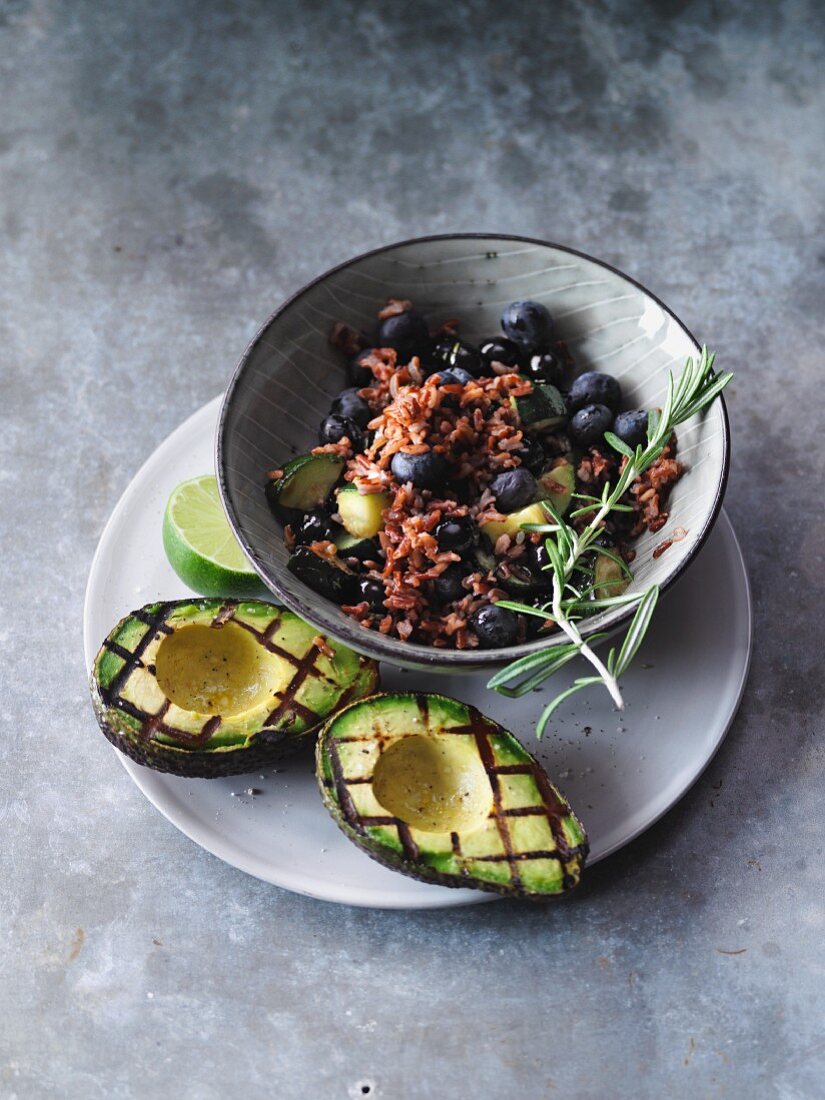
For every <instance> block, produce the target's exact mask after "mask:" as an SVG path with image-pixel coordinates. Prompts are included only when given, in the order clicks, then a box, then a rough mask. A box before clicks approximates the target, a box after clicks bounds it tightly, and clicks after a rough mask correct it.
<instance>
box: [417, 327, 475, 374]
mask: <svg viewBox="0 0 825 1100" xmlns="http://www.w3.org/2000/svg"><path fill="white" fill-rule="evenodd" d="M427 366H428V369H429V373H430V374H434V373H435V372H436V371H441V370H452V369H453V368H454V367H461V369H462V370H465V371H467V372H468V374H471V375H472V376H473V377H474V378H479V377H480V376H481V375H482V374H484V362H483V361H482V358H481V352H480V351H479V350H478V348H475V347H473V345H472V344H468V343H467V342H466V341H465V340H459V338H458V337H457V336H440V337H439V338H438V339H437V340H436V341H435V343H434V344H433V345H432V347H431V348H430V352H429V355H428V356H427Z"/></svg>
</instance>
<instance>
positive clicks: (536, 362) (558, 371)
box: [522, 351, 564, 386]
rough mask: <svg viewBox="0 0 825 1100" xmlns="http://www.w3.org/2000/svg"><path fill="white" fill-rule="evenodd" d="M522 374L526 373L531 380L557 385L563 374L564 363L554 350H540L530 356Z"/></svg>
mask: <svg viewBox="0 0 825 1100" xmlns="http://www.w3.org/2000/svg"><path fill="white" fill-rule="evenodd" d="M522 374H526V375H527V377H528V378H530V379H532V381H533V382H550V383H552V385H554V386H558V385H560V384H561V381H562V378H563V376H564V364H563V363H562V361H561V358H560V357H559V356H558V355H556V353H555V352H554V351H542V352H539V353H538V354H537V355H531V356H530V361H529V363H528V364H527V366H526V367H525V368H524V370H523V371H522Z"/></svg>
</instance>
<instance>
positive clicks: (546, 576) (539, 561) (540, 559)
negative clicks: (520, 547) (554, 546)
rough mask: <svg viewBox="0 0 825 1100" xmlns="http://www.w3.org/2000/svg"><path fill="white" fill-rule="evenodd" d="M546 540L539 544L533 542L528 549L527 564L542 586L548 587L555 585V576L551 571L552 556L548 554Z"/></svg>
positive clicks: (543, 539) (542, 539)
mask: <svg viewBox="0 0 825 1100" xmlns="http://www.w3.org/2000/svg"><path fill="white" fill-rule="evenodd" d="M545 541H546V540H545V538H544V537H543V536H542V538H541V539H540V540H539V541H538V542H531V543H530V545H529V546H528V547H527V564H528V566H529V567H530V572H531V573H532V574H533V576H534V577H535V578H536V580H537V581H539V583H541V584H542V585H547V586H548V587H549V586H550V585H551V584H552V583H553V574H552V573H551V571H550V568H549V566H550V555H549V554H548V553H547V547H546V546H545Z"/></svg>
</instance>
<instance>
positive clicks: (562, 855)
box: [533, 768, 589, 889]
mask: <svg viewBox="0 0 825 1100" xmlns="http://www.w3.org/2000/svg"><path fill="white" fill-rule="evenodd" d="M533 778H534V780H535V782H536V786H537V787H538V789H539V794H540V795H541V797H542V801H543V802H544V805H545V807H546V811H547V822H548V824H549V826H550V832H551V833H552V834H553V839H554V840H555V842H556V847H557V848H558V851H559V860H560V861H561V864H562V868H563V869H564V868H565V864H567V863H569V862H570V860H571V858H573V857H574V856H577V855H586V854H587V852H588V851H589V845H581V844H580V845H578V846H577V847H576V848H571V847H570V844H569V843H568V841H567V837H566V836H565V835H564V829H563V828H562V821H563V820H564V818H565V817H567V810H566V808H565V807H564V805H563V804H562V802H561V800H560V798H559V796H558V795H557V794H556V792H555V791H554V790H553V786H552V784H551V783H550V780H549V779H548V778H547V776H546V775H545V774H544V772H543V771H541V770H540V769H539V768H534V769H533ZM572 881H573V879H572V876H570V875H568V873H567V870H566V869H564V880H563V885H564V887H565V889H567V888H568V886H569V885H570V884H571V883H572Z"/></svg>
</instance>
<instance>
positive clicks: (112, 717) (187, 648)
mask: <svg viewBox="0 0 825 1100" xmlns="http://www.w3.org/2000/svg"><path fill="white" fill-rule="evenodd" d="M377 683H378V666H377V664H376V663H375V661H371V660H368V659H367V658H365V657H361V656H359V655H358V654H357V653H354V652H353V651H352V650H351V649H347V648H346V647H345V646H342V645H340V644H339V643H338V642H335V641H332V640H329V641H327V640H326V639H324V638H320V637H319V635H318V633H317V631H316V629H315V628H314V627H312V626H310V625H309V624H308V623H305V622H304V621H303V620H302V619H299V618H298V616H297V615H293V614H292V612H291V611H285V610H283V609H282V608H279V607H274V606H273V605H272V604H269V603H261V602H259V601H257V600H250V601H248V602H243V603H242V602H238V601H236V600H221V599H197V600H191V599H190V600H178V601H175V602H172V603H153V604H149V605H148V606H147V607H143V608H141V609H140V610H139V611H133V612H132V613H131V614H130V615H127V616H126V618H125V619H121V621H120V622H119V623H118V624H117V626H116V627H115V628H114V630H113V631H112V632H111V634H109V636H108V637H107V638H106V640H105V641H104V643H103V645H102V646H101V649H100V652H99V653H98V655H97V656H96V657H95V661H94V665H93V668H92V675H91V690H92V701H93V704H94V708H95V714H96V715H97V720H98V722H99V724H100V728H101V729H102V730H103V733H104V734H105V735H106V737H108V739H109V740H110V741H111V742H112V744H113V745H115V746H116V747H117V748H118V749H120V751H121V752H124V753H126V755H127V756H130V757H131V758H132V759H133V760H136V761H137V762H138V763H139V764H145V765H147V766H148V767H150V768H154V769H155V770H156V771H163V772H172V773H173V774H175V775H186V776H202V777H204V778H211V777H214V776H220V775H237V774H238V773H240V772H246V771H250V770H252V769H255V768H259V767H263V766H264V765H266V764H269V763H270V762H271V761H273V760H277V759H278V758H279V757H281V756H284V755H286V754H287V753H288V752H291V751H292V750H293V749H295V748H297V747H298V746H300V745H302V744H305V743H306V742H307V739H308V735H309V734H311V733H312V732H313V731H314V730H316V729H317V727H318V726H319V724H320V723H321V722H323V720H324V719H325V718H327V717H328V716H329V715H330V714H332V713H333V711H335V710H336V709H337V708H338V707H341V706H343V705H345V704H346V703H348V702H350V701H351V700H352V699H358V698H360V697H361V696H363V695H368V694H369V693H370V692H372V691H374V690H375V688H376V686H377Z"/></svg>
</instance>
